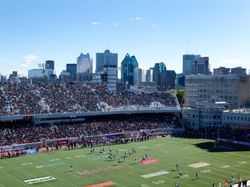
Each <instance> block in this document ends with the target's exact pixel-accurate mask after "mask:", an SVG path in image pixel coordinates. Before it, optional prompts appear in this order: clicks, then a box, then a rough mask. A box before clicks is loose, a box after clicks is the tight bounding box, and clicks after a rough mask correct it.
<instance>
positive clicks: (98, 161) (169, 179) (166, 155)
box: [0, 137, 250, 187]
mask: <svg viewBox="0 0 250 187" xmlns="http://www.w3.org/2000/svg"><path fill="white" fill-rule="evenodd" d="M103 149H104V151H103ZM110 149H111V150H110ZM132 150H134V151H132ZM239 150H240V151H239ZM110 152H111V154H112V155H113V157H112V158H108V155H109V153H110ZM114 157H115V158H114ZM143 157H144V158H145V159H144V160H142V158H143ZM177 165H178V166H177ZM180 171H181V172H180ZM180 173H181V175H180ZM196 173H197V176H196ZM232 176H233V177H232ZM239 177H242V178H243V179H250V150H245V149H240V148H239V149H238V148H237V150H236V149H235V147H234V146H232V145H229V144H223V145H220V148H217V149H216V150H214V144H213V141H211V140H205V139H183V138H169V137H165V138H157V139H153V140H149V141H144V142H136V143H129V144H123V145H112V146H101V147H96V148H95V150H92V151H91V148H84V149H76V150H59V151H55V152H48V153H47V152H45V153H38V154H35V155H27V156H23V157H19V158H10V159H3V160H0V187H18V186H35V187H39V186H44V187H45V186H48V187H60V186H65V187H73V186H74V187H85V186H86V187H106V186H130V187H163V186H164V187H174V186H175V184H176V182H177V183H179V186H180V187H211V186H212V183H213V182H214V183H217V182H219V181H220V182H221V183H222V184H224V181H225V179H226V178H228V180H229V181H231V180H235V182H236V181H237V180H238V178H239Z"/></svg>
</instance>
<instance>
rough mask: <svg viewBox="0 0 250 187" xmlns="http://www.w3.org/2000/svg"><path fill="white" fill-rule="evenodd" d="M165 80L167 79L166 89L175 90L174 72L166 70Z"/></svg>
mask: <svg viewBox="0 0 250 187" xmlns="http://www.w3.org/2000/svg"><path fill="white" fill-rule="evenodd" d="M166 74H167V75H166V79H167V88H168V89H174V88H175V79H176V73H175V71H174V70H167V72H166Z"/></svg>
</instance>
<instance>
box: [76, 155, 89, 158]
mask: <svg viewBox="0 0 250 187" xmlns="http://www.w3.org/2000/svg"><path fill="white" fill-rule="evenodd" d="M84 157H86V155H76V156H75V158H84Z"/></svg>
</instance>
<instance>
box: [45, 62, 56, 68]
mask: <svg viewBox="0 0 250 187" xmlns="http://www.w3.org/2000/svg"><path fill="white" fill-rule="evenodd" d="M45 69H50V70H53V71H54V70H55V61H54V60H46V61H45Z"/></svg>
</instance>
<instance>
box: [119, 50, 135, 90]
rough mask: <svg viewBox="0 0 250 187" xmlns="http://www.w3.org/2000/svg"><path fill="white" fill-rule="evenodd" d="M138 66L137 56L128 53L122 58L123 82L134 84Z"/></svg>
mask: <svg viewBox="0 0 250 187" xmlns="http://www.w3.org/2000/svg"><path fill="white" fill-rule="evenodd" d="M136 68H138V62H137V60H136V58H135V56H130V55H129V54H128V53H127V54H126V56H125V57H124V59H123V60H122V65H121V80H122V82H124V83H126V84H128V86H130V85H134V79H135V69H136Z"/></svg>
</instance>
